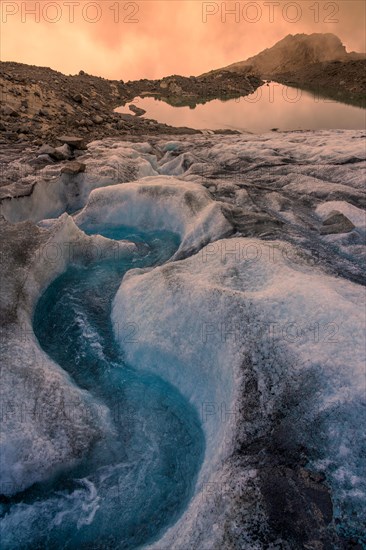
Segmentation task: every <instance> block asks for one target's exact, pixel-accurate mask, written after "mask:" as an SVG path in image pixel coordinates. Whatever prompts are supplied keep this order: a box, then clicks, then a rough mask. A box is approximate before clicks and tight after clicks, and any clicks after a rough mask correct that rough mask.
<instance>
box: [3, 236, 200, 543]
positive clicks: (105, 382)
mask: <svg viewBox="0 0 366 550" xmlns="http://www.w3.org/2000/svg"><path fill="white" fill-rule="evenodd" d="M93 232H98V233H102V234H103V235H104V236H107V237H110V238H114V239H116V240H120V239H128V240H130V241H134V242H140V243H144V245H143V247H144V248H145V249H146V252H145V253H144V255H143V256H140V257H138V258H137V257H135V258H134V260H131V259H119V260H118V261H117V260H108V261H104V262H99V263H95V264H91V265H90V266H88V267H70V268H69V269H68V270H67V271H66V272H65V273H64V274H63V275H61V276H60V277H58V278H57V279H56V280H55V281H54V282H53V283H52V284H51V285H50V286H49V287H48V289H47V290H46V292H45V293H44V294H43V295H42V297H41V298H40V300H39V302H38V304H37V307H36V311H35V315H34V331H35V334H36V336H37V337H38V340H39V342H40V345H41V346H42V348H43V349H44V350H45V351H46V352H47V353H48V354H49V356H50V357H51V358H52V359H54V360H55V361H56V362H57V363H58V364H59V365H60V366H61V367H62V368H63V369H65V370H66V371H67V372H68V373H69V375H70V376H71V378H72V380H73V382H74V383H75V384H76V385H77V386H79V387H80V388H83V389H85V390H87V391H88V392H90V394H91V395H92V397H93V399H95V401H96V402H97V403H100V404H103V405H106V406H107V407H108V409H109V411H110V416H111V421H112V429H111V430H110V432H109V433H107V434H106V435H105V438H104V439H103V440H101V441H97V442H96V443H95V445H94V447H93V449H92V450H91V452H90V453H89V454H88V456H86V457H85V458H84V459H83V461H82V462H81V463H80V464H79V465H78V466H77V467H75V468H74V469H73V470H71V471H67V472H61V473H60V474H59V476H57V478H56V479H53V480H50V481H49V482H48V483H39V484H36V485H34V486H33V487H32V488H30V489H28V490H27V491H25V492H24V493H22V494H21V495H17V496H16V497H13V498H12V499H10V500H9V502H8V503H6V504H4V505H3V509H2V520H1V523H2V529H1V532H2V533H1V538H2V547H3V548H17V549H19V548H47V549H48V548H52V549H53V548H56V549H59V548H62V549H68V548H88V549H89V548H93V549H101V548H103V549H109V548H111V549H112V548H113V549H122V548H123V549H125V548H126V549H128V548H136V547H140V546H143V545H144V544H146V543H148V542H152V541H154V540H156V539H158V538H159V537H160V536H161V534H162V532H163V531H164V529H166V528H167V527H168V526H169V525H171V524H173V523H174V522H175V521H176V520H177V519H178V517H179V515H180V514H181V513H182V512H183V511H184V509H185V508H186V506H187V503H188V501H189V499H190V497H191V496H192V492H193V489H194V485H195V481H196V478H197V474H198V471H199V468H200V466H201V463H202V460H203V454H204V436H203V432H202V429H201V426H200V421H199V418H198V415H197V413H196V411H195V409H193V407H192V406H191V405H190V404H189V403H188V402H187V400H186V399H185V398H184V397H183V396H182V395H181V394H180V393H179V392H178V391H177V390H176V389H175V388H174V387H173V386H171V385H170V384H168V383H167V382H165V381H164V380H162V379H161V378H159V377H157V376H155V375H151V374H149V373H146V372H141V371H135V370H133V369H132V368H130V367H129V366H128V365H126V364H125V362H124V360H123V350H120V349H119V348H118V346H117V344H116V342H115V339H114V335H113V329H112V323H111V316H110V313H111V305H112V300H113V298H114V295H115V293H116V292H117V289H118V287H119V285H120V283H121V279H122V277H123V275H124V274H125V273H126V271H128V270H129V269H131V268H134V267H144V266H152V265H156V264H161V263H163V262H164V261H166V260H167V259H168V258H169V257H171V256H172V254H173V253H174V251H175V250H176V248H177V246H178V240H177V237H176V236H175V235H173V234H171V233H168V232H154V233H142V232H137V231H134V230H132V229H128V228H118V229H107V228H104V230H100V228H99V230H97V231H96V230H95V229H94V230H93ZM121 330H125V334H126V338H130V339H131V338H133V339H134V340H133V341H136V345H138V327H135V326H133V327H121ZM172 368H174V365H172Z"/></svg>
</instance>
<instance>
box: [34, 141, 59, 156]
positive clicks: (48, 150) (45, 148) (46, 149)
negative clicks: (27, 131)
mask: <svg viewBox="0 0 366 550" xmlns="http://www.w3.org/2000/svg"><path fill="white" fill-rule="evenodd" d="M54 153H55V148H54V147H51V145H48V144H47V143H45V144H44V145H42V147H40V149H39V151H38V154H39V155H53V154H54Z"/></svg>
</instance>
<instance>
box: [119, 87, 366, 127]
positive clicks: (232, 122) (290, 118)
mask: <svg viewBox="0 0 366 550" xmlns="http://www.w3.org/2000/svg"><path fill="white" fill-rule="evenodd" d="M131 104H134V105H136V106H137V107H140V108H141V109H144V110H145V111H146V114H145V115H144V116H145V117H146V118H150V119H153V120H157V121H158V122H160V123H163V124H169V125H171V126H187V127H189V128H195V129H197V130H207V129H209V130H220V129H230V130H239V131H241V132H252V133H262V132H268V131H270V130H272V129H274V128H277V129H279V130H281V131H284V130H324V129H354V130H362V129H364V128H365V127H366V110H365V109H362V108H361V107H355V106H353V105H347V104H345V103H339V102H337V101H335V100H331V99H326V98H324V97H320V96H319V95H315V94H312V93H310V92H305V91H304V90H300V89H298V88H292V87H289V86H283V85H281V84H278V83H277V82H271V83H268V84H265V85H264V86H261V87H259V88H258V89H257V90H256V91H255V92H254V93H253V94H251V95H248V96H245V97H240V98H237V99H229V100H221V99H214V100H212V101H209V102H207V103H205V104H202V105H197V106H196V107H195V108H191V107H172V106H171V105H169V104H168V103H165V102H164V101H161V100H159V99H155V98H152V97H144V98H141V97H136V98H135V99H134V100H133V101H132V102H131V103H128V104H126V105H124V106H123V107H119V108H118V109H116V112H119V113H128V114H130V115H131V114H132V113H131V111H130V110H129V105H131Z"/></svg>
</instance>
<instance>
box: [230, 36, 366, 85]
mask: <svg viewBox="0 0 366 550" xmlns="http://www.w3.org/2000/svg"><path fill="white" fill-rule="evenodd" d="M365 58H366V54H361V53H356V52H351V53H348V52H347V50H346V47H345V46H344V44H343V43H342V41H341V40H340V38H338V36H336V35H335V34H332V33H326V34H322V33H313V34H310V35H309V34H295V35H292V34H289V35H287V36H286V37H285V38H283V39H282V40H280V41H279V42H277V43H276V44H275V45H274V46H272V48H267V49H265V50H263V51H262V52H260V53H259V54H257V55H255V56H253V57H249V58H248V59H247V60H245V61H239V62H238V63H233V64H231V65H229V66H227V67H225V70H227V71H233V72H241V71H244V72H247V71H248V70H250V71H252V72H254V73H258V74H260V75H262V76H265V75H273V74H278V73H285V72H289V71H294V70H297V69H300V68H302V67H305V66H308V65H312V64H314V63H323V62H331V61H352V60H357V59H365Z"/></svg>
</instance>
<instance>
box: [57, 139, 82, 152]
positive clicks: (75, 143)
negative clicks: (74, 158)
mask: <svg viewBox="0 0 366 550" xmlns="http://www.w3.org/2000/svg"><path fill="white" fill-rule="evenodd" d="M57 141H60V142H61V143H66V144H67V145H69V146H70V147H71V149H86V145H85V141H84V138H82V137H79V136H60V137H58V138H57Z"/></svg>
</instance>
